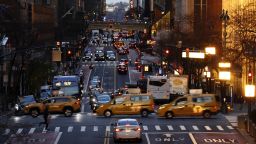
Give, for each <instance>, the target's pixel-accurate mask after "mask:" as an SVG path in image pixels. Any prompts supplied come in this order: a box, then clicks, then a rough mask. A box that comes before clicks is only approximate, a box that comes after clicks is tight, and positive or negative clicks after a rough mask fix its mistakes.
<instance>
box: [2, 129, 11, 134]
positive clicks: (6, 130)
mask: <svg viewBox="0 0 256 144" xmlns="http://www.w3.org/2000/svg"><path fill="white" fill-rule="evenodd" d="M10 131H11V130H10V129H5V131H4V134H3V135H8V134H9V133H10Z"/></svg>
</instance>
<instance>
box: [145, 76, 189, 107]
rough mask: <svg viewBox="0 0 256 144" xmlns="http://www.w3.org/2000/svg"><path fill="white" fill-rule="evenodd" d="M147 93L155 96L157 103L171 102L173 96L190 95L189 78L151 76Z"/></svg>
mask: <svg viewBox="0 0 256 144" xmlns="http://www.w3.org/2000/svg"><path fill="white" fill-rule="evenodd" d="M147 93H151V94H152V95H153V97H154V100H155V102H159V103H166V102H169V101H170V100H171V99H172V98H171V96H173V95H184V94H187V93H188V76H186V75H183V76H177V75H171V76H169V77H167V76H149V77H148V81H147Z"/></svg>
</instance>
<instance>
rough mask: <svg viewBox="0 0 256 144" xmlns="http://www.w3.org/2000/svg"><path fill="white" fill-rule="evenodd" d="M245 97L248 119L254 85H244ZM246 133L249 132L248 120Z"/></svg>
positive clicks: (253, 94)
mask: <svg viewBox="0 0 256 144" xmlns="http://www.w3.org/2000/svg"><path fill="white" fill-rule="evenodd" d="M245 97H246V98H247V100H248V118H250V115H251V105H252V103H251V102H252V100H253V98H254V97H255V85H253V84H247V85H245ZM247 131H248V132H249V131H250V125H249V120H248V121H247Z"/></svg>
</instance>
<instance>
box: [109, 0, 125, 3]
mask: <svg viewBox="0 0 256 144" xmlns="http://www.w3.org/2000/svg"><path fill="white" fill-rule="evenodd" d="M117 2H126V3H129V0H106V3H107V4H111V3H117Z"/></svg>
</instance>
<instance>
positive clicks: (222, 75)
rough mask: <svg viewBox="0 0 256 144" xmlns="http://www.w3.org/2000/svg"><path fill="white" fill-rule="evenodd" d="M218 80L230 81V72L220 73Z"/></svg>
mask: <svg viewBox="0 0 256 144" xmlns="http://www.w3.org/2000/svg"><path fill="white" fill-rule="evenodd" d="M219 79H220V80H230V79H231V74H230V71H220V72H219Z"/></svg>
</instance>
